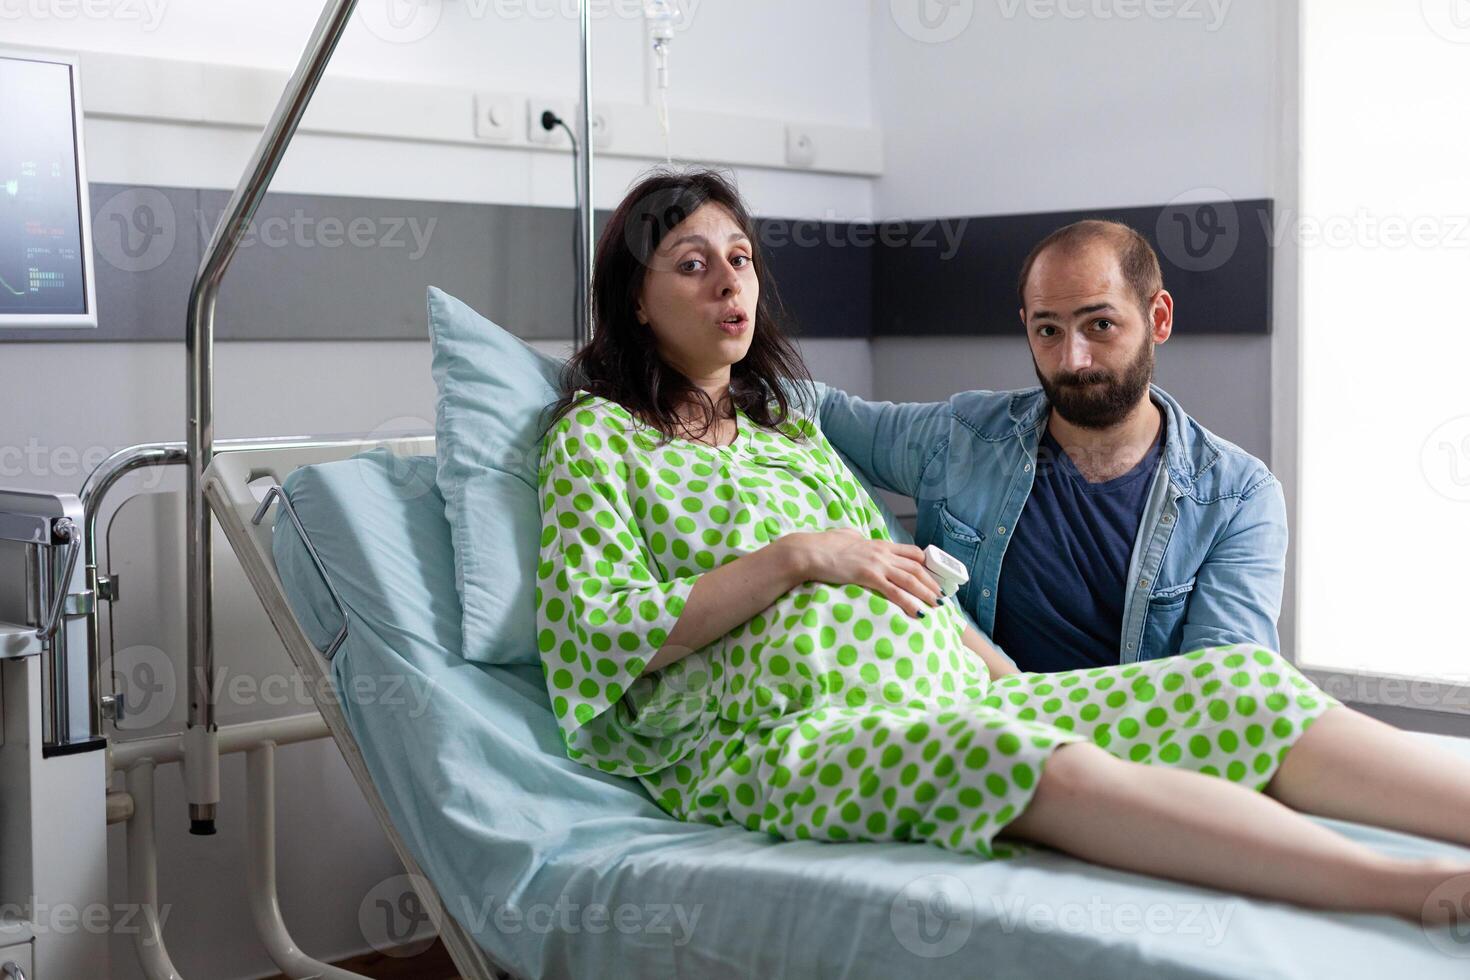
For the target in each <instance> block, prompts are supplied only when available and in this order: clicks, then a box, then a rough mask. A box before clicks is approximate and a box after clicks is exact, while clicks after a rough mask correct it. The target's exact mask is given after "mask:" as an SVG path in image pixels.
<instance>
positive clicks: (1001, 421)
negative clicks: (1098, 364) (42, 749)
mask: <svg viewBox="0 0 1470 980" xmlns="http://www.w3.org/2000/svg"><path fill="white" fill-rule="evenodd" d="M1150 395H1151V397H1152V399H1153V401H1154V403H1155V404H1157V405H1159V406H1160V407H1161V408H1162V409H1163V411H1164V418H1165V426H1166V431H1165V435H1164V452H1163V456H1162V459H1161V460H1160V463H1159V469H1158V471H1157V472H1156V473H1155V475H1154V479H1153V482H1152V484H1151V489H1150V491H1149V496H1148V503H1147V505H1146V506H1145V509H1144V513H1143V519H1142V521H1141V522H1140V523H1139V528H1138V537H1137V538H1136V540H1135V541H1134V545H1133V555H1132V559H1131V561H1130V563H1129V568H1128V578H1127V589H1128V593H1127V595H1126V596H1125V597H1124V606H1123V631H1122V635H1121V636H1120V637H1119V638H1118V658H1119V661H1120V662H1121V663H1130V662H1133V661H1137V660H1154V659H1157V658H1159V657H1167V656H1171V655H1173V654H1176V653H1185V652H1189V651H1192V650H1198V649H1201V648H1204V647H1211V646H1222V645H1225V644H1233V643H1254V644H1259V645H1260V646H1263V647H1266V648H1268V649H1270V650H1273V651H1274V650H1278V649H1279V648H1280V644H1279V639H1278V636H1277V632H1276V619H1277V617H1278V616H1279V615H1280V612H1281V590H1282V583H1283V580H1284V575H1285V568H1286V545H1287V531H1286V501H1285V498H1284V496H1283V494H1282V491H1281V485H1280V484H1279V483H1278V482H1277V480H1276V478H1275V477H1274V476H1273V475H1272V474H1271V471H1270V470H1269V469H1268V468H1267V467H1266V465H1265V464H1264V463H1262V462H1261V461H1260V460H1258V459H1256V458H1255V457H1254V456H1251V455H1250V454H1249V453H1247V452H1245V451H1244V450H1242V449H1241V448H1239V447H1238V446H1235V445H1233V444H1232V443H1230V442H1227V441H1226V440H1224V439H1221V438H1220V437H1219V436H1216V435H1214V434H1213V433H1211V432H1210V431H1209V430H1208V429H1206V428H1205V427H1204V426H1202V425H1200V424H1199V423H1198V422H1196V421H1195V420H1194V419H1192V418H1190V417H1189V415H1187V414H1186V413H1185V411H1184V409H1183V408H1181V407H1180V405H1179V403H1178V402H1176V401H1175V400H1174V399H1173V398H1172V397H1170V396H1169V395H1168V394H1167V393H1166V392H1164V391H1163V389H1161V388H1159V387H1158V386H1151V388H1150ZM816 398H817V399H819V402H818V404H820V406H821V409H820V412H821V426H822V431H823V432H824V433H825V434H826V436H827V438H828V440H829V441H830V442H831V443H832V444H833V446H835V447H836V448H837V449H838V450H839V451H840V452H841V453H842V454H843V456H845V457H846V458H847V460H848V461H849V462H850V463H851V464H852V465H853V466H854V468H855V469H857V470H858V475H859V476H863V477H866V478H867V479H868V480H869V481H870V482H871V483H872V484H873V485H875V486H878V487H881V488H883V489H885V490H889V491H892V492H894V493H898V494H902V495H904V496H907V497H913V498H914V501H915V503H916V504H917V506H918V520H917V524H916V526H915V534H914V538H915V541H916V543H917V544H918V545H919V546H920V547H925V546H927V545H930V544H937V545H938V546H939V547H941V548H943V549H944V550H945V551H947V552H949V553H950V554H951V555H954V556H955V558H957V559H959V560H960V561H961V562H963V563H964V564H965V566H966V567H967V568H968V569H969V572H970V580H969V582H968V583H966V585H965V586H963V587H962V588H961V589H960V592H959V596H958V598H959V601H960V604H961V606H962V607H963V608H964V609H965V611H966V612H968V613H969V614H970V616H971V618H972V619H973V620H974V622H975V623H976V624H977V625H978V626H979V627H980V629H981V630H982V631H983V632H985V633H986V634H987V635H988V634H990V633H991V632H992V631H993V630H994V626H995V604H996V597H997V592H998V589H997V583H998V582H999V580H1000V567H1001V562H1002V561H1003V560H1004V559H1005V552H1006V545H1007V544H1009V543H1010V539H1011V532H1012V530H1013V529H1014V528H1015V526H1016V520H1017V518H1019V517H1020V516H1021V510H1022V508H1023V507H1025V505H1026V499H1027V498H1028V497H1029V496H1030V495H1031V487H1032V485H1033V482H1034V480H1035V476H1036V448H1037V444H1038V443H1039V442H1040V439H1041V434H1042V432H1043V431H1044V430H1045V427H1046V422H1047V418H1048V417H1049V414H1050V404H1049V403H1048V402H1047V399H1046V395H1045V394H1044V393H1043V392H1042V390H1041V389H1040V388H1027V389H1024V390H1021V391H964V392H960V393H959V394H956V395H953V396H951V397H950V399H949V400H948V401H943V402H928V403H906V404H894V403H892V402H868V401H864V400H862V399H860V398H855V397H853V396H851V395H848V394H846V393H845V392H843V391H839V390H837V389H835V388H829V387H828V386H826V385H823V384H820V383H818V384H817V387H816ZM1018 666H1020V668H1021V669H1022V670H1025V669H1026V666H1025V665H1024V664H1020V665H1018Z"/></svg>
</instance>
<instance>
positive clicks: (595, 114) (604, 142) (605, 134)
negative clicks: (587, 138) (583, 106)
mask: <svg viewBox="0 0 1470 980" xmlns="http://www.w3.org/2000/svg"><path fill="white" fill-rule="evenodd" d="M576 125H577V124H576V123H574V124H573V126H574V127H575V126H576ZM612 145H613V126H612V113H611V112H609V111H608V110H606V109H600V108H598V107H597V106H596V105H594V106H593V107H592V148H593V149H595V150H606V149H608V148H609V147H611V146H612Z"/></svg>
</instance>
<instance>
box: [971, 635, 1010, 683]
mask: <svg viewBox="0 0 1470 980" xmlns="http://www.w3.org/2000/svg"><path fill="white" fill-rule="evenodd" d="M961 639H963V640H964V641H965V646H967V647H969V648H970V649H971V650H974V651H975V652H976V653H977V654H979V655H980V659H981V660H983V661H985V666H986V667H987V668H988V669H989V670H990V677H991V680H994V679H995V678H997V677H1004V676H1006V675H1007V674H1019V673H1020V672H1021V671H1020V670H1018V669H1017V668H1016V665H1015V664H1013V663H1011V662H1010V661H1009V660H1007V659H1006V658H1005V657H1003V656H1002V655H1001V653H1000V651H999V650H997V649H996V648H995V647H993V646H991V645H990V641H989V640H987V639H985V636H984V635H983V634H982V633H981V632H980V631H979V630H977V629H975V627H973V626H966V627H965V635H964V636H963V637H961Z"/></svg>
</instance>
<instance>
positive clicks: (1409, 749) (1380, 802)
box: [1266, 706, 1470, 846]
mask: <svg viewBox="0 0 1470 980" xmlns="http://www.w3.org/2000/svg"><path fill="white" fill-rule="evenodd" d="M1266 793H1267V794H1269V795H1270V796H1272V797H1274V798H1275V799H1278V800H1280V801H1281V802H1282V803H1285V804H1286V805H1287V806H1289V807H1291V808H1292V809H1294V810H1300V811H1302V812H1303V813H1315V814H1317V815H1318V816H1323V817H1333V818H1336V819H1338V820H1353V821H1356V822H1358V823H1368V824H1374V825H1375V826H1379V827H1388V828H1390V829H1392V830H1402V831H1406V832H1408V833H1411V834H1421V835H1423V836H1425V837H1437V838H1439V839H1441V840H1447V841H1453V842H1454V843H1457V844H1463V845H1466V846H1470V762H1466V761H1465V760H1464V759H1462V758H1460V757H1459V756H1457V755H1455V754H1454V753H1453V752H1449V751H1447V750H1445V749H1443V748H1441V747H1439V746H1437V745H1432V744H1427V743H1425V742H1424V741H1422V740H1420V739H1416V738H1414V737H1413V736H1412V735H1410V734H1408V733H1407V732H1404V731H1400V730H1399V729H1397V728H1394V727H1393V726H1392V725H1388V724H1385V723H1383V722H1381V721H1379V720H1378V719H1376V718H1372V717H1369V716H1368V715H1365V714H1363V713H1362V712H1361V711H1354V710H1353V709H1352V708H1348V707H1345V706H1341V707H1339V706H1333V707H1331V708H1329V709H1328V710H1327V711H1325V712H1323V713H1322V715H1321V716H1319V717H1318V718H1317V720H1316V721H1314V722H1312V725H1311V727H1310V728H1308V729H1307V730H1306V731H1305V732H1303V733H1302V734H1301V736H1300V737H1299V738H1298V739H1297V742H1296V744H1295V745H1293V746H1292V747H1291V750H1290V751H1289V752H1287V753H1286V758H1284V759H1282V760H1281V767H1280V768H1279V769H1277V771H1276V775H1274V776H1273V777H1272V778H1271V782H1269V783H1267V784H1266Z"/></svg>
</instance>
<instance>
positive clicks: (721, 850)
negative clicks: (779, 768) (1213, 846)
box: [275, 451, 1470, 980]
mask: <svg viewBox="0 0 1470 980" xmlns="http://www.w3.org/2000/svg"><path fill="white" fill-rule="evenodd" d="M433 471H434V465H433V460H432V459H431V458H429V459H425V458H420V459H410V460H404V459H394V458H393V457H391V456H390V455H389V454H387V453H386V452H384V451H378V452H375V453H370V454H366V455H364V456H360V457H357V458H356V459H353V460H347V461H343V462H338V463H330V464H324V465H322V466H316V467H309V468H307V469H304V470H299V471H297V472H296V473H295V474H293V475H292V476H291V477H290V478H289V479H288V480H287V481H286V489H287V492H288V494H289V496H290V498H291V500H292V501H293V503H294V505H295V507H296V509H297V511H298V513H299V515H300V517H301V518H302V521H303V523H304V524H305V526H306V528H307V531H308V533H309V534H310V535H311V537H312V540H313V542H314V543H315V545H316V546H317V548H318V550H319V552H320V553H321V555H322V558H323V561H324V562H325V564H326V567H327V568H328V570H329V572H330V574H331V575H332V577H333V580H334V583H335V584H336V586H337V588H338V590H339V591H340V593H341V595H342V597H343V600H344V602H345V603H346V605H347V607H348V619H349V627H350V632H349V635H348V638H347V641H346V643H345V644H344V646H343V647H342V649H341V651H340V652H339V654H338V655H337V657H336V659H335V660H334V662H333V670H334V674H335V679H336V681H337V683H338V685H339V690H340V691H341V692H342V697H343V701H344V705H345V708H346V712H347V716H348V719H349V722H350V724H351V727H352V730H353V732H354V734H355V736H356V738H357V741H358V743H359V744H360V746H361V748H362V752H363V754H364V756H365V757H366V760H367V764H368V767H369V770H370V771H371V773H372V775H373V780H374V782H375V783H376V784H377V787H378V789H379V791H380V793H381V794H382V796H383V799H384V801H385V803H386V805H387V807H388V809H389V811H390V813H391V815H392V818H393V821H394V824H395V825H396V827H397V829H398V831H399V832H400V834H401V835H402V836H403V838H404V840H405V841H406V843H407V846H408V847H409V849H410V851H411V852H412V853H413V854H414V855H415V857H416V858H417V859H418V861H419V862H420V865H421V866H422V868H423V869H424V872H425V874H427V875H428V876H429V877H430V878H431V879H432V881H433V882H434V884H435V886H436V887H437V888H438V890H439V892H440V894H441V895H442V896H443V898H444V901H445V903H446V905H447V906H448V907H449V911H450V913H451V914H453V915H454V916H455V917H456V918H457V919H459V921H460V922H461V923H463V924H465V925H466V926H467V928H468V929H469V931H470V932H471V933H472V934H473V935H474V936H475V937H476V939H477V940H478V941H479V942H480V943H481V944H482V945H483V946H484V947H485V949H486V950H487V951H488V952H489V953H490V955H491V956H492V957H494V958H495V959H496V960H497V961H498V962H500V963H503V964H506V965H507V966H509V967H510V968H512V969H513V970H515V971H516V972H517V973H518V974H520V975H522V976H524V977H589V978H590V977H596V978H616V977H628V978H645V977H698V978H710V977H736V976H741V977H746V976H748V977H762V978H787V977H789V978H793V980H809V978H814V977H827V976H834V977H835V976H844V977H872V978H884V980H887V978H891V977H908V978H929V977H1055V976H1066V975H1072V974H1074V973H1085V974H1086V975H1088V976H1091V977H1097V978H1109V977H1118V978H1128V980H1133V978H1136V977H1138V976H1142V975H1146V976H1150V977H1155V978H1172V977H1180V978H1184V977H1188V978H1204V977H1239V978H1250V980H1260V978H1266V977H1291V978H1319V977H1334V978H1352V977H1381V976H1384V975H1385V974H1389V973H1393V974H1397V975H1400V976H1405V977H1409V976H1412V977H1415V978H1416V980H1417V978H1437V977H1446V978H1448V977H1465V976H1470V942H1462V943H1460V944H1456V943H1455V942H1453V937H1452V936H1451V934H1449V933H1448V932H1445V931H1439V932H1435V933H1426V932H1425V931H1423V930H1421V929H1419V928H1417V927H1415V926H1413V925H1410V924H1408V923H1405V922H1401V921H1399V920H1396V919H1393V918H1391V917H1387V916H1375V915H1364V914H1345V913H1321V912H1311V911H1307V910H1305V909H1301V908H1298V907H1296V906H1292V905H1288V904H1283V903H1276V902H1267V901H1260V900H1254V899H1249V898H1245V897H1241V896H1238V895H1233V894H1226V893H1221V892H1217V891H1213V890H1210V889H1205V888H1197V887H1192V886H1188V885H1183V884H1178V883H1174V882H1170V881H1165V880H1160V879H1156V878H1151V877H1146V876H1141V875H1135V874H1129V873H1124V872H1119V871H1114V870H1111V869H1106V868H1100V867H1097V866H1094V865H1090V864H1087V863H1084V862H1081V861H1077V860H1074V859H1071V858H1068V857H1066V856H1064V855H1062V854H1059V853H1056V852H1051V851H1047V850H1044V849H1042V850H1038V851H1037V852H1036V853H1034V854H1031V855H1027V856H1025V857H1021V858H1017V859H1013V860H1007V861H993V862H987V861H984V860H981V859H978V858H975V859H970V858H967V857H963V856H959V855H956V854H953V853H951V852H947V851H944V850H942V849H940V848H938V847H935V846H932V845H927V844H917V843H890V844H871V843H845V844H829V843H821V842H814V841H782V840H779V839H777V838H774V837H769V836H767V835H765V834H761V833H752V832H749V831H745V830H742V829H738V828H730V827H712V826H707V825H701V824H689V823H683V822H680V821H677V820H674V819H672V818H670V817H668V816H667V815H665V814H664V813H663V812H662V811H661V810H659V809H658V808H657V807H656V806H655V805H654V804H653V802H652V801H651V800H650V799H649V798H648V796H647V794H646V793H645V792H644V791H643V789H642V787H641V786H640V785H639V784H638V783H636V782H635V781H633V780H626V779H621V778H617V777H611V776H605V775H602V774H599V773H596V772H593V771H591V770H588V769H586V768H584V767H582V766H580V765H577V764H575V763H573V762H571V761H569V760H568V759H567V758H566V757H565V755H564V754H563V750H562V744H561V740H560V736H559V734H558V731H557V727H556V723H555V720H554V718H553V716H552V714H551V711H550V708H549V706H548V701H547V695H546V691H545V687H544V684H543V681H542V675H541V670H540V667H539V666H515V667H495V666H489V665H483V664H477V663H471V662H469V661H466V660H464V659H462V658H461V657H460V656H459V645H460V639H459V638H460V610H459V604H458V599H457V597H456V592H455V587H454V563H453V554H452V550H451V545H450V540H449V527H448V524H447V523H446V521H445V519H444V511H443V500H442V498H441V497H440V496H439V494H438V491H437V489H435V487H434V486H433ZM275 554H276V560H277V564H278V567H279V569H280V573H281V578H282V580H283V582H284V583H285V586H286V591H287V594H288V597H289V598H290V600H291V602H292V605H293V608H294V609H295V610H296V611H297V614H298V616H299V617H300V618H301V619H302V621H303V623H305V624H306V625H307V627H308V632H309V633H310V634H313V636H314V639H315V640H316V641H317V642H318V643H319V645H320V646H322V647H325V645H326V643H327V642H328V640H329V639H330V638H331V636H332V635H333V634H334V633H335V632H336V628H337V625H338V623H339V622H340V619H339V618H338V617H337V614H336V613H335V611H334V607H333V605H332V602H331V600H330V598H329V597H328V595H327V593H326V591H325V589H324V588H323V587H322V585H321V584H320V581H319V579H318V577H317V574H316V571H315V569H314V568H313V567H312V566H311V563H310V561H309V559H308V558H307V557H306V554H305V550H304V548H303V547H302V545H301V542H300V540H299V538H298V537H297V535H296V533H295V532H294V530H292V529H291V528H290V525H289V523H288V522H286V521H279V522H278V523H277V528H276V535H275ZM532 641H533V640H532V638H530V637H528V638H527V642H528V643H530V642H532ZM354 692H355V693H354ZM1420 737H1423V738H1425V739H1431V740H1438V741H1440V742H1442V743H1443V744H1445V745H1447V746H1449V747H1450V748H1451V749H1452V750H1453V751H1456V752H1458V753H1460V754H1462V755H1467V756H1470V746H1467V745H1466V743H1465V742H1463V741H1461V740H1456V739H1448V738H1444V739H1436V737H1434V736H1427V735H1426V736H1420ZM1322 822H1323V823H1326V824H1328V825H1330V826H1332V827H1334V828H1335V829H1338V830H1341V831H1342V832H1343V833H1346V834H1348V835H1350V836H1352V837H1354V838H1356V839H1359V840H1361V841H1364V842H1365V843H1367V844H1368V845H1370V846H1372V847H1375V848H1378V849H1380V850H1382V851H1384V852H1387V853H1393V854H1401V855H1429V854H1450V853H1459V854H1460V855H1461V856H1466V857H1470V852H1467V851H1465V850H1462V849H1457V848H1454V847H1452V846H1451V845H1448V844H1443V843H1438V842H1434V841H1429V840H1424V839H1420V838H1415V837H1410V836H1406V835H1401V834H1396V833H1392V832H1388V831H1382V830H1378V829H1374V828H1369V827H1363V826H1358V825H1351V824H1343V823H1338V822H1335V821H1326V820H1324V821H1322Z"/></svg>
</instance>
